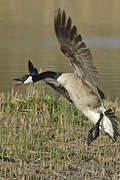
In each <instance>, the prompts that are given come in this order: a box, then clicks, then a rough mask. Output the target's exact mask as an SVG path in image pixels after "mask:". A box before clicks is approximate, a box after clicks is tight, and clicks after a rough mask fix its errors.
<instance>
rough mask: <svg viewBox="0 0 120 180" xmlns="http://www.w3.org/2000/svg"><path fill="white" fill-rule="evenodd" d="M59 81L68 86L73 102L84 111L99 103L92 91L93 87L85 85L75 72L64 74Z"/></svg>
mask: <svg viewBox="0 0 120 180" xmlns="http://www.w3.org/2000/svg"><path fill="white" fill-rule="evenodd" d="M57 81H58V82H59V83H60V84H62V85H63V86H64V87H65V88H66V90H67V92H68V94H69V96H70V97H71V99H72V101H73V103H74V104H75V106H76V107H77V108H78V109H79V110H81V111H82V110H84V109H85V108H87V107H90V106H91V107H92V106H95V104H96V103H97V98H96V96H95V95H94V94H93V93H91V89H88V88H87V87H86V86H85V85H83V83H82V81H81V80H80V79H79V78H76V77H75V75H74V74H72V73H66V74H62V75H61V76H60V77H59V78H58V79H57Z"/></svg>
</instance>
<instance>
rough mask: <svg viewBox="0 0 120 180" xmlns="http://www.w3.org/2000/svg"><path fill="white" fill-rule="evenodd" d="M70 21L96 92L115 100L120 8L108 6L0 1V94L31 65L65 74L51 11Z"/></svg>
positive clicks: (108, 1) (119, 81) (107, 1)
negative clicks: (89, 61) (85, 51)
mask: <svg viewBox="0 0 120 180" xmlns="http://www.w3.org/2000/svg"><path fill="white" fill-rule="evenodd" d="M58 7H60V8H61V9H65V10H66V13H67V14H68V15H69V16H71V17H72V20H73V24H76V26H77V28H78V31H79V32H80V33H81V34H82V35H83V39H84V40H85V42H86V44H87V45H88V47H89V48H90V49H91V51H92V54H93V57H94V63H95V65H96V67H97V69H98V71H99V82H100V87H101V89H102V90H103V91H104V92H105V94H106V95H107V96H110V97H111V98H112V99H116V98H118V99H120V78H119V77H120V20H119V17H120V2H119V1H117V0H116V1H112V0H101V1H99V2H98V1H96V0H93V1H91V0H88V1H82V0H75V1H74V2H73V1H69V0H66V1H63V0H57V1H56V0H53V1H47V0H44V2H43V1H42V0H39V1H34V0H26V1H23V0H20V1H16V0H11V1H9V0H4V1H0V91H1V92H3V91H7V90H8V89H9V90H10V89H11V85H12V79H13V78H15V77H19V76H21V75H23V74H26V73H27V72H28V70H27V61H28V59H31V60H32V62H33V63H34V64H35V66H36V67H37V68H38V69H40V68H41V69H42V70H43V71H44V70H55V71H63V72H68V71H70V70H71V69H70V68H69V65H68V64H67V61H66V59H65V57H64V56H63V55H62V53H61V52H60V50H59V44H58V42H57V40H56V37H55V34H54V28H53V16H54V10H55V9H57V8H58Z"/></svg>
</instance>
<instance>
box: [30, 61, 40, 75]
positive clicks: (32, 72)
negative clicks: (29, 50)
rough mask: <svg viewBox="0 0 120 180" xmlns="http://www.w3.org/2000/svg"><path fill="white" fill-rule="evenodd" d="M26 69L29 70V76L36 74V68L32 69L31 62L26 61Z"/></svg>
mask: <svg viewBox="0 0 120 180" xmlns="http://www.w3.org/2000/svg"><path fill="white" fill-rule="evenodd" d="M28 69H29V72H30V74H31V75H37V74H38V70H37V69H36V68H34V66H33V64H32V62H31V61H28Z"/></svg>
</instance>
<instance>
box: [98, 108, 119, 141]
mask: <svg viewBox="0 0 120 180" xmlns="http://www.w3.org/2000/svg"><path fill="white" fill-rule="evenodd" d="M101 128H102V130H103V131H104V132H105V133H106V134H107V135H108V136H109V137H110V138H111V139H112V140H113V141H116V140H117V137H118V136H120V133H119V132H118V125H117V122H116V117H115V114H114V112H112V110H111V109H108V110H106V111H105V112H104V116H103V120H102V121H101Z"/></svg>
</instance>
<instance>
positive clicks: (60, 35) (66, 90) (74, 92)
mask: <svg viewBox="0 0 120 180" xmlns="http://www.w3.org/2000/svg"><path fill="white" fill-rule="evenodd" d="M54 26H55V33H56V37H57V39H58V41H59V43H60V47H61V51H62V52H63V54H65V56H67V60H68V61H69V63H70V66H71V67H72V68H73V73H57V72H52V71H46V72H42V73H40V74H38V72H37V71H36V72H37V73H36V74H34V75H33V74H32V69H34V67H33V65H31V67H32V68H31V71H30V67H29V71H30V75H26V77H27V78H26V79H25V78H24V77H25V76H23V78H22V79H20V78H17V79H14V80H16V81H21V82H22V83H32V82H37V81H39V80H44V81H45V82H46V83H47V84H48V85H50V86H51V87H53V88H54V89H56V90H57V91H59V92H60V93H61V94H62V93H63V95H64V96H65V97H66V99H67V100H68V101H70V102H72V103H73V104H74V105H75V106H76V107H77V108H78V109H79V110H80V111H81V112H82V113H83V114H84V115H85V116H86V117H88V119H90V120H91V121H92V122H93V123H94V124H95V125H94V127H93V128H91V129H90V131H89V134H88V145H90V143H91V142H92V141H93V140H95V139H96V138H97V137H98V136H99V128H100V129H102V130H103V131H104V132H105V133H106V134H107V135H108V136H109V137H110V138H111V139H112V140H116V138H117V136H118V135H119V134H118V128H117V123H116V121H115V116H114V113H113V112H112V111H111V110H110V109H108V110H107V109H106V108H105V106H104V103H103V100H104V98H105V97H104V94H103V92H102V91H101V90H100V89H99V86H98V78H97V71H96V68H95V67H94V66H93V58H92V54H91V51H90V50H89V49H88V48H86V45H85V43H84V42H83V41H82V37H81V35H80V34H78V33H77V28H76V26H73V27H72V20H71V18H70V17H69V18H68V19H66V13H65V11H63V12H62V13H61V11H60V9H58V10H57V11H56V12H55V16H54ZM29 64H30V61H29ZM46 78H52V79H53V80H54V81H53V82H52V81H50V80H49V81H48V80H46ZM23 79H24V80H23ZM93 131H94V135H93V134H92V133H93Z"/></svg>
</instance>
